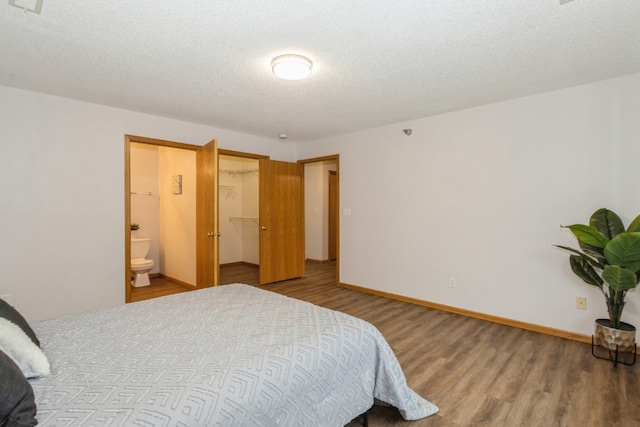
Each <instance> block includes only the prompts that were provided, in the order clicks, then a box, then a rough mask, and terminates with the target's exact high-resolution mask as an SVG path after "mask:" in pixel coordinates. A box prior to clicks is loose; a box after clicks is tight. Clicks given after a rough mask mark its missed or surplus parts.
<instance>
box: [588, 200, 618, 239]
mask: <svg viewBox="0 0 640 427" xmlns="http://www.w3.org/2000/svg"><path fill="white" fill-rule="evenodd" d="M589 225H590V226H592V227H595V228H596V229H597V230H598V232H599V233H600V234H601V235H602V236H604V237H606V238H607V239H608V240H611V239H613V238H614V237H615V236H617V235H618V234H620V233H622V232H624V231H625V230H624V225H623V224H622V220H621V219H620V217H619V216H618V215H616V213H615V212H613V211H610V210H609V209H606V208H602V209H598V210H597V211H595V212H594V213H593V215H591V218H590V219H589Z"/></svg>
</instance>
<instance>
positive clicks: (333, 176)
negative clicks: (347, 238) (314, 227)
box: [327, 171, 338, 261]
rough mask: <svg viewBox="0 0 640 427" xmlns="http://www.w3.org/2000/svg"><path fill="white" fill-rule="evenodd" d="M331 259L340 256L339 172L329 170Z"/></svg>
mask: <svg viewBox="0 0 640 427" xmlns="http://www.w3.org/2000/svg"><path fill="white" fill-rule="evenodd" d="M328 210H329V227H328V228H329V236H328V239H327V240H328V245H329V247H328V251H329V260H330V261H334V260H336V259H337V258H338V174H337V172H336V171H329V206H328Z"/></svg>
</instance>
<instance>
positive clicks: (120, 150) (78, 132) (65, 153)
mask: <svg viewBox="0 0 640 427" xmlns="http://www.w3.org/2000/svg"><path fill="white" fill-rule="evenodd" d="M125 134H131V135H141V136H146V137H151V138H158V139H165V140H170V141H178V142H183V143H190V144H198V145H202V144H205V143H206V142H208V141H210V140H211V139H214V138H215V139H217V140H218V145H219V147H221V148H227V149H230V150H237V151H244V152H253V153H257V154H268V155H270V156H271V158H272V159H274V160H284V161H294V160H295V159H296V158H295V152H296V148H295V146H294V145H293V144H292V143H290V142H283V141H280V140H278V139H276V137H274V139H273V140H272V139H267V138H259V137H256V136H252V135H246V134H241V133H237V132H232V131H228V130H224V129H218V128H213V127H208V126H201V125H196V124H193V123H187V122H181V121H177V120H169V119H165V118H161V117H154V116H150V115H146V114H140V113H136V112H131V111H126V110H121V109H116V108H110V107H105V106H100V105H95V104H89V103H85V102H79V101H74V100H69V99H65V98H60V97H54V96H49V95H43V94H38V93H34V92H27V91H22V90H17V89H12V88H8V87H3V86H0V180H1V181H2V183H3V186H2V189H1V190H0V197H1V198H2V209H0V242H2V252H1V255H0V271H2V277H1V278H0V295H2V294H10V295H11V296H12V300H13V303H14V304H15V306H16V307H17V308H18V309H19V310H20V311H21V312H22V313H23V314H24V315H25V316H26V317H27V319H28V320H30V321H33V320H38V319H45V318H50V317H54V316H58V315H62V314H67V313H76V312H81V311H86V310H90V309H94V308H98V307H104V306H113V305H117V304H121V303H123V302H124V282H125V273H124V248H125V242H124V227H125V224H124V198H125V194H124V135H125Z"/></svg>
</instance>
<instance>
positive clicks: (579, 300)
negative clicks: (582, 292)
mask: <svg viewBox="0 0 640 427" xmlns="http://www.w3.org/2000/svg"><path fill="white" fill-rule="evenodd" d="M576 308H577V309H578V310H586V309H587V298H585V297H576Z"/></svg>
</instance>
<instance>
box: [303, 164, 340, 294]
mask: <svg viewBox="0 0 640 427" xmlns="http://www.w3.org/2000/svg"><path fill="white" fill-rule="evenodd" d="M339 160H340V159H339V155H337V154H336V155H331V156H325V157H317V158H311V159H305V160H299V161H298V163H302V164H303V165H304V167H305V252H306V259H307V262H310V263H321V264H326V263H335V272H336V284H338V283H339V282H340V281H339V276H338V274H339V260H340V258H339V235H340V231H339V228H340V224H339V200H340V199H339V189H340V186H339Z"/></svg>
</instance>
